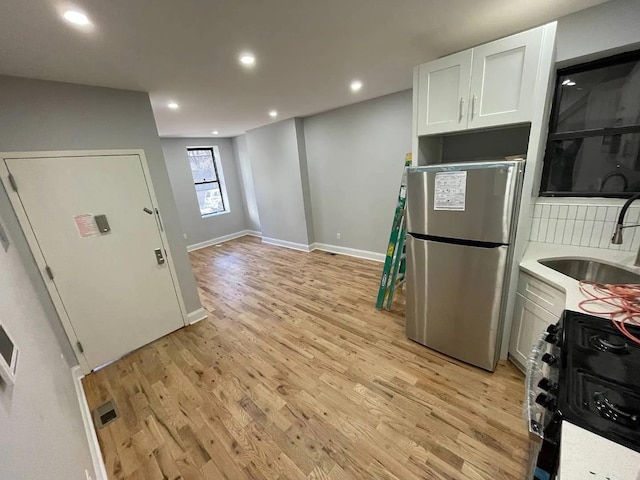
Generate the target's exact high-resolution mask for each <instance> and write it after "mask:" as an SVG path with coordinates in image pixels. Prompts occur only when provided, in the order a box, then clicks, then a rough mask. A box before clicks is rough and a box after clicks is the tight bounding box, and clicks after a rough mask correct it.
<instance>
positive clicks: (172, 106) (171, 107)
mask: <svg viewBox="0 0 640 480" xmlns="http://www.w3.org/2000/svg"><path fill="white" fill-rule="evenodd" d="M178 106H179V105H178V104H177V103H176V102H169V103H168V104H167V107H169V108H170V109H171V110H176V109H177V108H178Z"/></svg>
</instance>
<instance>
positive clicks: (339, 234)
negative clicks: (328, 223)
mask: <svg viewBox="0 0 640 480" xmlns="http://www.w3.org/2000/svg"><path fill="white" fill-rule="evenodd" d="M336 238H337V239H338V240H340V239H341V238H342V234H341V233H340V232H338V233H336Z"/></svg>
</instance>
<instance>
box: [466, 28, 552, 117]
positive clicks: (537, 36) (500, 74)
mask: <svg viewBox="0 0 640 480" xmlns="http://www.w3.org/2000/svg"><path fill="white" fill-rule="evenodd" d="M543 33H544V27H539V28H534V29H533V30H528V31H526V32H523V33H519V34H517V35H513V36H511V37H507V38H503V39H501V40H497V41H495V42H491V43H487V44H486V45H481V46H480V47H476V48H474V49H473V67H472V72H473V74H472V77H471V94H470V101H471V105H470V107H469V128H480V127H491V126H496V125H505V124H511V123H523V122H530V121H531V116H532V110H533V109H532V106H533V105H532V101H533V96H534V95H533V92H534V89H535V85H536V76H537V74H538V63H539V60H540V50H541V46H542V37H543Z"/></svg>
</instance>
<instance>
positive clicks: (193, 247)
mask: <svg viewBox="0 0 640 480" xmlns="http://www.w3.org/2000/svg"><path fill="white" fill-rule="evenodd" d="M246 235H251V236H254V237H255V236H257V237H259V236H260V232H256V231H254V230H240V231H239V232H235V233H230V234H229V235H223V236H222V237H218V238H212V239H211V240H205V241H204V242H200V243H194V244H193V245H189V246H187V252H193V251H194V250H200V249H201V248H206V247H210V246H211V245H217V244H219V243H223V242H228V241H229V240H235V239H236V238H240V237H244V236H246Z"/></svg>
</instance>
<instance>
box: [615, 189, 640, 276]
mask: <svg viewBox="0 0 640 480" xmlns="http://www.w3.org/2000/svg"><path fill="white" fill-rule="evenodd" d="M639 198H640V193H636V194H635V195H634V196H633V197H630V198H629V200H627V201H626V202H624V205H623V206H622V209H620V215H618V223H616V228H615V230H614V231H613V236H612V237H611V243H612V244H614V245H620V244H622V229H623V228H631V227H640V224H638V225H623V223H624V216H625V215H626V214H627V210H629V206H630V205H631V204H632V203H633V201H634V200H638V199H639ZM633 264H634V265H635V266H636V267H640V249H639V250H638V254H637V255H636V261H635V262H634V263H633Z"/></svg>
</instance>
